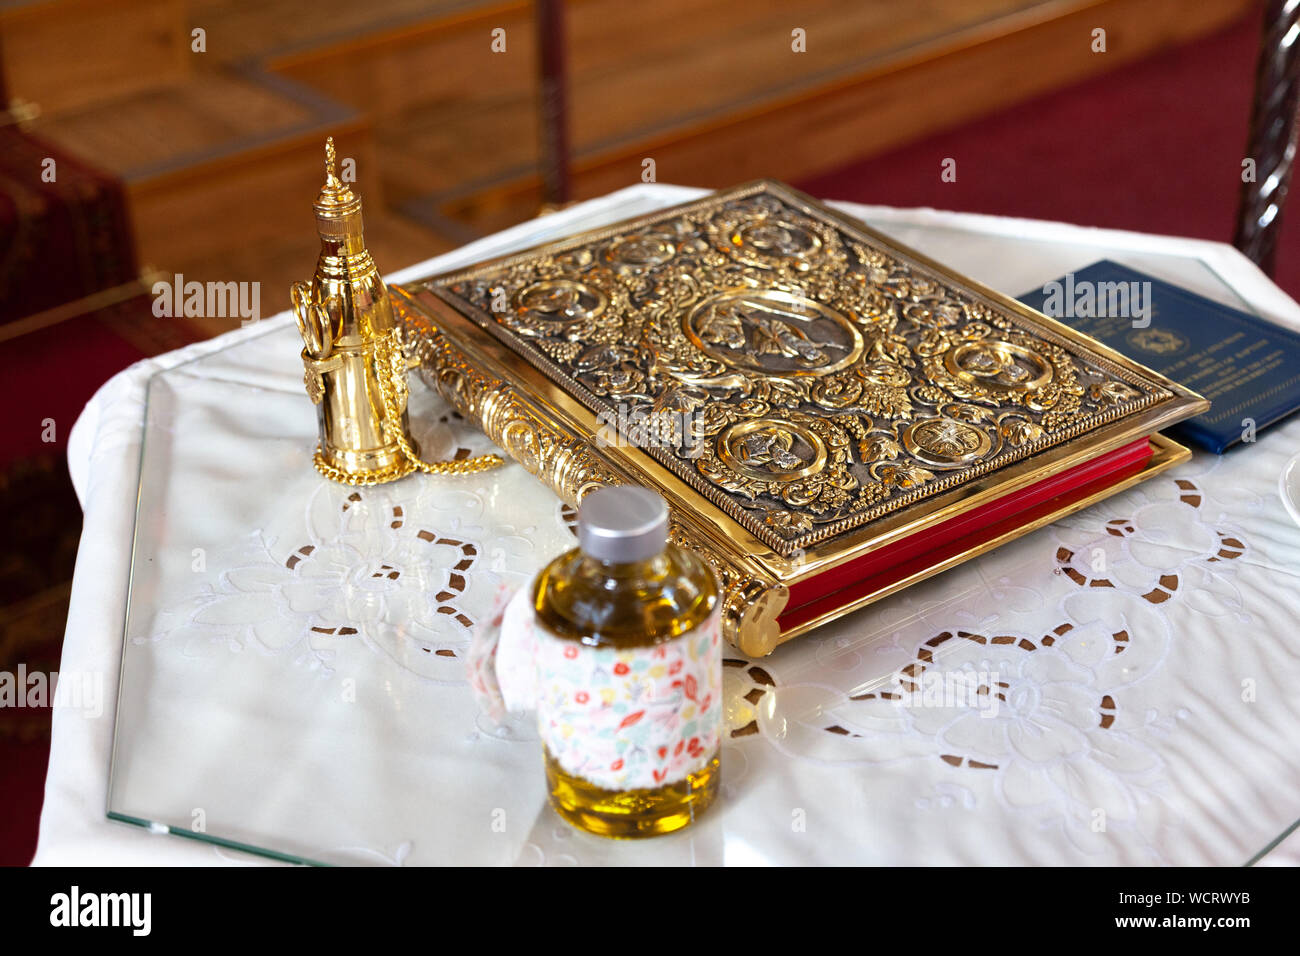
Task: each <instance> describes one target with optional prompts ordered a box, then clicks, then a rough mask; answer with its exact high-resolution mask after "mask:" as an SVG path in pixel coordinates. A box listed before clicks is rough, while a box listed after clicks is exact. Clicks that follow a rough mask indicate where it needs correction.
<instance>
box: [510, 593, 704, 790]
mask: <svg viewBox="0 0 1300 956" xmlns="http://www.w3.org/2000/svg"><path fill="white" fill-rule="evenodd" d="M720 625H721V616H720V613H719V612H717V611H715V612H714V613H713V615H712V616H711V617H710V618H709V619H708V620H707V621H706V622H705V623H704V624H702V625H701V626H700V627H698V628H696V629H695V630H693V631H688V632H687V633H686V634H683V635H682V636H680V637H677V638H674V639H673V640H671V641H665V642H664V643H662V644H656V645H654V646H653V647H634V648H628V649H626V650H617V649H615V648H610V647H587V646H585V645H583V644H579V643H577V642H576V641H567V640H562V639H560V638H558V637H556V636H555V635H554V634H552V633H551V632H550V631H549V630H547V629H546V628H545V627H542V626H538V628H537V658H536V660H537V678H538V683H537V723H538V729H539V732H540V734H541V737H542V741H543V743H545V744H546V748H547V750H549V751H550V754H551V756H552V757H553V758H554V759H555V760H556V761H557V762H558V763H559V764H560V766H561V767H562V768H563V769H564V770H565V771H566V772H567V773H570V774H572V775H574V776H577V777H581V778H583V779H584V780H588V781H590V782H591V783H593V784H595V785H596V786H598V787H601V788H604V789H606V790H641V789H649V788H653V787H660V786H663V785H665V784H669V783H676V782H677V781H679V780H683V779H685V778H686V777H687V776H688V775H689V774H692V773H694V772H695V771H697V770H699V769H701V768H702V767H703V766H704V765H705V764H706V763H708V762H709V760H710V759H711V758H712V757H713V755H714V753H715V752H716V751H717V749H718V744H719V741H720V739H721V729H722V703H721V698H722V645H721V636H720V631H721V627H720Z"/></svg>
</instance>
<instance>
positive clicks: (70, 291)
mask: <svg viewBox="0 0 1300 956" xmlns="http://www.w3.org/2000/svg"><path fill="white" fill-rule="evenodd" d="M47 180H49V181H47ZM135 276H136V264H135V244H134V243H133V242H132V240H131V226H130V222H129V221H128V218H127V211H126V196H125V195H124V194H123V191H122V185H121V183H119V182H117V181H116V180H115V179H113V178H112V177H111V176H107V175H105V174H103V173H101V172H99V171H97V170H95V169H93V168H91V167H90V166H88V165H86V164H85V163H84V162H81V161H80V160H78V159H76V158H74V157H73V156H71V155H69V154H68V153H65V152H63V151H62V150H60V149H57V148H56V147H54V146H51V145H50V144H48V143H46V142H43V141H42V140H39V139H37V138H36V137H34V136H32V135H31V134H30V133H26V132H23V131H22V130H20V129H19V128H18V127H16V126H0V322H11V321H13V320H14V319H18V318H22V317H23V316H25V315H31V314H32V313H35V312H41V311H44V310H45V309H49V308H52V307H54V306H56V305H60V304H62V303H64V302H71V301H73V300H74V299H79V298H81V297H82V296H86V295H90V294H91V293H92V292H98V291H100V290H101V289H108V288H112V287H113V286H117V285H121V284H122V283H124V282H130V281H131V280H132V279H134V278H135Z"/></svg>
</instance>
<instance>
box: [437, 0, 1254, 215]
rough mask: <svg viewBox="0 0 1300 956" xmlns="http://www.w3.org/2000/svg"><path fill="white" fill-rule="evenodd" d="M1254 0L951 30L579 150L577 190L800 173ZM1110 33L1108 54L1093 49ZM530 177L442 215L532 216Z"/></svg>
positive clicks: (472, 191) (450, 204)
mask: <svg viewBox="0 0 1300 956" xmlns="http://www.w3.org/2000/svg"><path fill="white" fill-rule="evenodd" d="M1250 3H1251V0H1199V2H1197V3H1195V4H1190V3H1185V2H1184V0H1094V2H1089V3H1084V4H1073V5H1072V6H1073V8H1074V9H1072V10H1070V11H1069V12H1067V13H1065V14H1064V15H1060V16H1052V15H1050V14H1052V13H1054V12H1055V13H1059V12H1060V11H1059V9H1057V10H1052V9H1049V8H1041V9H1038V10H1035V11H1030V12H1028V13H1027V14H1025V15H1024V16H1022V17H1019V18H1015V19H1013V20H1011V21H1007V22H1004V23H1001V24H996V25H992V26H991V27H989V28H984V29H980V30H976V31H972V32H969V33H963V34H957V35H953V36H950V37H946V38H942V39H941V40H939V41H937V42H935V43H933V44H928V45H926V46H924V47H921V48H917V49H915V50H913V51H910V52H909V53H907V54H906V55H905V56H900V57H897V58H894V59H892V60H891V61H889V62H884V63H880V64H878V65H876V66H874V67H873V68H871V69H869V70H866V71H864V72H863V73H861V74H860V75H857V76H847V77H840V78H837V79H835V80H833V81H832V82H829V83H827V84H825V85H823V86H822V87H821V88H820V89H816V90H802V91H794V92H791V93H788V94H786V95H784V96H781V97H775V98H771V99H768V100H765V101H760V102H755V103H752V104H749V105H748V106H747V107H745V108H743V109H735V110H730V111H724V112H722V113H720V114H718V115H713V116H709V117H703V118H700V119H698V120H697V121H695V122H692V123H686V124H682V125H681V126H679V127H678V128H675V129H668V130H662V131H658V132H656V133H654V134H652V135H647V136H643V137H628V138H627V139H626V140H625V141H624V142H621V143H615V144H610V145H606V146H604V147H601V148H596V149H587V150H585V151H580V153H579V155H578V157H577V159H576V161H575V164H574V167H575V170H574V171H575V185H576V194H577V195H578V196H579V197H581V198H587V197H591V196H596V195H601V194H603V193H606V192H609V191H611V190H614V189H618V188H621V187H623V186H627V185H631V184H632V183H635V182H638V181H640V177H641V171H642V160H643V159H644V158H647V157H649V158H653V159H654V160H655V164H656V174H657V179H658V180H659V181H661V182H673V183H689V184H691V185H699V186H711V187H721V186H726V185H731V184H734V183H736V182H740V181H743V180H746V179H751V178H755V177H759V176H772V177H776V178H780V179H796V178H800V177H804V176H808V175H812V174H815V173H819V172H822V171H825V170H828V169H832V168H835V167H836V166H839V165H842V164H844V163H847V162H849V161H852V160H855V159H859V158H863V157H866V156H870V155H873V154H876V153H880V152H883V151H885V150H887V149H890V148H892V147H895V146H898V145H900V144H902V143H905V142H908V141H911V140H914V139H916V138H918V137H920V136H923V135H925V134H927V133H930V132H933V131H935V130H939V129H942V128H944V127H946V126H950V125H952V124H954V123H957V122H961V121H964V120H969V119H972V118H975V117H978V116H981V115H984V114H987V113H989V112H992V111H994V110H997V109H1000V108H1003V107H1005V106H1008V105H1011V104H1013V103H1016V102H1020V101H1023V100H1026V99H1028V98H1030V97H1033V96H1035V95H1038V94H1040V93H1044V92H1046V91H1048V90H1051V89H1055V88H1058V87H1061V86H1063V85H1066V84H1068V83H1070V82H1074V81H1077V80H1079V79H1082V78H1084V77H1087V76H1090V75H1094V74H1096V73H1100V72H1103V71H1105V70H1108V69H1111V68H1113V67H1115V66H1117V65H1119V64H1120V63H1123V62H1127V61H1130V60H1133V59H1135V58H1137V57H1140V56H1142V55H1144V54H1146V53H1149V52H1151V51H1153V50H1155V49H1159V48H1161V47H1164V46H1168V45H1170V44H1173V43H1179V42H1184V41H1187V40H1190V39H1192V38H1194V37H1196V36H1200V35H1203V34H1205V33H1207V32H1210V31H1211V30H1213V29H1215V28H1216V27H1219V26H1221V25H1223V24H1225V23H1227V22H1230V21H1231V20H1233V19H1235V18H1236V17H1237V16H1239V15H1241V14H1242V13H1243V12H1244V11H1245V10H1246V9H1247V8H1248V7H1249V6H1250ZM1097 27H1101V28H1104V29H1106V31H1107V52H1106V53H1094V52H1092V49H1091V39H1092V30H1093V29H1094V28H1097ZM937 174H938V171H937V170H936V175H937ZM539 202H540V191H539V189H538V183H537V179H536V176H534V175H531V174H529V175H523V176H518V177H513V178H505V179H503V180H502V181H500V182H498V183H494V184H484V185H481V186H479V187H477V188H467V189H463V190H461V191H460V192H459V193H447V194H445V195H444V196H443V197H441V199H440V200H438V201H436V202H435V203H433V205H434V207H435V208H437V209H438V210H439V212H440V213H441V214H442V215H444V216H447V217H449V218H453V219H457V220H460V221H463V222H467V223H472V224H473V225H474V226H475V227H476V228H477V229H480V230H483V231H491V230H493V229H497V228H500V227H502V226H504V225H508V224H510V223H513V222H517V221H520V220H521V219H523V218H527V217H528V216H531V215H534V214H535V210H536V209H537V206H538V203H539Z"/></svg>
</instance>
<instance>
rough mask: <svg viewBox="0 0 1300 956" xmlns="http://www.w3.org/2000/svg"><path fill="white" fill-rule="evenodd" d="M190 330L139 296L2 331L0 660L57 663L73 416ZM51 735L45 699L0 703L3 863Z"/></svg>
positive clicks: (36, 787) (35, 809) (36, 786)
mask: <svg viewBox="0 0 1300 956" xmlns="http://www.w3.org/2000/svg"><path fill="white" fill-rule="evenodd" d="M198 337H199V336H197V335H196V334H195V332H194V330H193V329H191V328H189V327H188V326H186V325H185V323H184V322H183V320H176V319H161V320H160V319H158V318H155V317H154V315H153V312H152V298H151V297H150V296H148V295H140V296H137V297H135V298H133V299H129V300H127V301H126V302H123V303H120V304H118V305H115V306H112V307H110V308H106V309H101V310H100V311H98V312H96V313H94V314H92V315H84V316H79V317H77V318H74V319H69V320H68V321H66V322H61V323H59V324H58V325H54V326H50V327H48V328H45V329H42V330H40V331H37V332H30V333H28V334H26V335H22V336H19V337H17V338H14V339H10V340H8V341H5V342H0V363H3V368H4V373H5V374H4V376H3V378H0V402H3V403H4V407H6V408H9V409H11V410H12V411H11V414H10V415H9V416H8V417H6V418H5V419H4V420H3V423H0V449H2V451H0V538H3V540H4V542H5V548H4V550H3V551H0V671H8V672H9V673H11V674H13V673H16V671H17V667H18V665H19V664H20V663H21V664H24V665H25V666H26V668H27V672H28V673H32V672H36V671H40V672H42V673H45V674H48V673H50V672H51V671H57V670H58V668H59V655H60V650H61V647H62V643H63V629H64V624H65V622H66V620H67V613H68V593H69V588H70V584H71V580H72V569H73V565H74V563H75V561H76V555H77V541H78V537H79V536H80V533H81V508H80V505H79V504H78V502H77V498H76V495H75V493H74V492H73V490H72V483H71V481H70V480H69V478H68V469H67V464H66V460H67V459H66V455H67V440H68V433H69V431H70V430H71V429H72V425H73V423H74V422H75V421H76V420H77V416H78V415H79V414H80V413H81V410H82V408H83V407H84V406H85V404H86V402H87V401H88V400H89V399H90V397H91V396H92V395H93V394H94V393H95V390H96V389H98V388H99V386H100V385H102V384H103V383H104V382H105V381H106V380H107V379H108V378H110V377H111V376H112V375H113V374H114V373H116V372H118V371H120V370H121V369H123V368H125V367H126V366H128V365H130V364H131V363H132V362H135V361H137V360H139V359H141V358H144V357H145V356H147V355H156V354H158V353H160V352H164V351H167V350H170V349H174V348H179V347H180V346H182V345H185V344H186V343H187V342H192V341H195V340H196V339H197V338H198ZM47 437H49V438H53V441H46V440H45V439H46V438H47ZM49 734H50V711H49V710H48V709H29V708H25V707H24V708H0V865H11V866H12V865H23V864H26V863H27V862H28V861H29V860H30V859H31V857H32V853H33V852H34V851H35V849H36V832H37V825H38V822H39V820H40V810H41V802H42V800H43V797H44V792H45V767H46V763H47V761H48V759H49Z"/></svg>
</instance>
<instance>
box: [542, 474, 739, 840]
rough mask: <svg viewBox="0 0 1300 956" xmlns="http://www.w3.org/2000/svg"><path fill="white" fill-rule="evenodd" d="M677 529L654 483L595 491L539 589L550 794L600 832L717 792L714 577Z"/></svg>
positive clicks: (626, 831) (642, 824) (692, 804)
mask: <svg viewBox="0 0 1300 956" xmlns="http://www.w3.org/2000/svg"><path fill="white" fill-rule="evenodd" d="M667 539H668V506H667V505H666V504H665V503H664V500H663V499H662V498H661V497H659V496H658V495H657V494H655V493H654V492H652V491H649V490H648V489H645V488H636V487H611V488H602V489H600V490H598V491H594V492H592V493H591V494H589V495H588V496H587V497H586V498H585V499H583V501H582V505H581V507H580V508H579V511H578V545H579V546H578V547H577V548H575V549H574V550H573V551H570V552H569V553H567V554H564V555H561V556H560V557H558V558H556V559H555V560H554V561H552V562H551V563H550V564H549V565H548V566H547V567H546V568H545V569H544V570H543V571H542V573H541V575H539V577H538V579H537V584H536V589H535V591H534V595H533V597H534V608H535V610H536V612H537V615H536V622H537V657H536V661H537V717H538V727H539V730H540V733H541V738H542V742H543V744H544V747H545V760H546V782H547V786H548V789H549V792H550V796H551V803H552V805H553V806H554V807H555V809H556V811H557V812H558V813H559V814H560V816H562V817H563V818H564V819H565V820H567V821H568V822H569V823H571V824H573V825H574V826H576V827H578V828H580V829H583V830H587V831H589V832H591V833H596V834H599V835H601V836H607V837H642V836H654V835H657V834H661V833H671V832H672V831H674V830H679V829H681V828H682V827H684V826H687V825H688V824H690V823H691V822H692V821H693V820H695V818H696V817H697V816H699V814H700V813H702V812H703V811H704V810H705V809H706V808H707V807H708V806H709V805H710V804H711V803H712V802H713V800H714V797H715V796H716V795H717V790H718V756H719V750H720V747H721V731H722V702H721V696H722V644H721V635H720V616H721V615H720V603H721V602H720V599H719V593H718V584H717V581H716V579H715V578H714V575H713V572H712V571H711V570H710V568H709V567H708V565H707V564H705V563H704V562H703V561H702V560H701V559H699V558H698V557H696V556H695V555H694V554H692V553H691V552H689V551H686V550H684V549H682V548H679V547H677V546H676V545H671V544H669V543H668V540H667Z"/></svg>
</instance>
